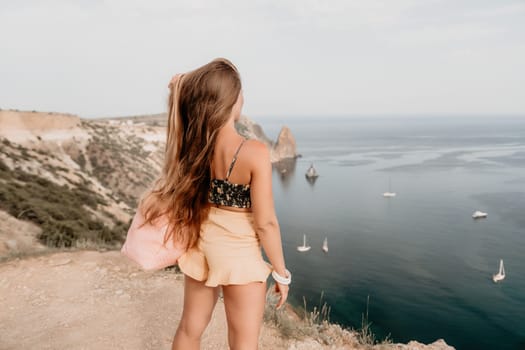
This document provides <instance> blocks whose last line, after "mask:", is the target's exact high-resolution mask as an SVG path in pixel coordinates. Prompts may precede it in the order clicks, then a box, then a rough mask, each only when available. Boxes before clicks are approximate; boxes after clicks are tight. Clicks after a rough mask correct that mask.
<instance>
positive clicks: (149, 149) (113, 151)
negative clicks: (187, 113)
mask: <svg viewBox="0 0 525 350" xmlns="http://www.w3.org/2000/svg"><path fill="white" fill-rule="evenodd" d="M166 121H167V120H166V114H158V115H148V116H137V117H123V118H111V119H108V118H105V119H81V118H79V117H78V116H75V115H69V114H58V113H42V112H21V111H13V110H9V111H0V198H2V199H6V198H10V199H9V200H7V199H6V200H5V201H4V200H2V202H0V209H3V210H6V211H7V212H9V214H11V215H12V216H14V217H18V218H20V219H29V218H30V217H31V218H32V219H33V221H34V222H38V223H40V225H41V226H42V221H43V220H44V221H45V220H47V218H48V217H55V216H56V217H57V218H60V220H54V221H52V222H50V225H51V224H52V225H57V228H56V230H55V231H56V232H58V231H57V230H61V229H62V226H63V225H66V226H67V225H70V224H71V223H69V222H65V223H62V221H61V220H62V216H63V215H59V214H57V213H60V212H63V211H65V210H67V205H68V204H67V203H66V202H67V201H69V200H71V198H78V196H77V195H76V193H77V192H78V191H82V193H83V195H84V196H87V197H89V198H90V200H89V202H90V203H92V204H93V205H92V206H91V207H90V206H83V208H81V209H82V210H85V212H79V213H78V216H79V217H84V218H85V220H95V221H96V222H98V223H100V225H99V224H98V223H93V222H89V223H87V222H86V225H85V226H86V227H92V228H93V227H97V230H98V229H100V235H101V236H102V238H104V239H106V240H109V241H111V240H113V239H114V238H115V237H116V236H117V234H116V233H115V234H114V235H113V236H112V237H113V238H108V237H107V235H106V233H105V232H104V229H103V228H102V226H101V225H107V226H108V227H114V226H115V224H116V223H118V224H119V225H121V226H120V228H119V229H123V227H124V226H125V224H126V223H127V222H128V220H129V219H130V218H131V216H132V215H133V213H134V210H135V207H136V201H137V199H138V197H140V195H141V194H142V193H144V191H146V190H147V188H149V187H150V186H151V184H152V183H153V181H154V180H155V179H156V177H157V175H158V174H159V173H160V171H161V167H162V164H163V158H164V147H165V138H166ZM237 128H238V130H239V132H240V133H241V134H243V135H244V136H245V137H248V138H253V139H257V140H260V141H262V142H264V143H265V144H267V145H268V147H269V149H270V150H271V159H272V161H275V162H277V161H280V160H281V159H283V158H293V157H294V156H295V141H294V140H293V136H292V135H291V132H290V131H289V130H288V129H287V128H285V129H283V131H282V132H281V135H280V137H279V139H278V140H277V142H272V141H271V140H270V139H268V137H267V136H266V135H265V134H264V131H263V129H262V128H261V127H260V126H259V125H258V124H256V123H255V122H253V121H252V120H250V119H249V118H248V117H243V118H242V119H241V121H239V123H237ZM276 164H277V163H276ZM21 182H23V183H24V184H25V185H27V187H26V188H27V190H25V189H19V187H17V186H19V185H20V183H21ZM35 182H36V183H37V185H38V186H41V187H42V188H39V189H34V186H36V185H32V184H33V183H35ZM40 183H41V184H40ZM32 189H33V190H35V191H37V195H36V196H43V197H42V198H40V197H39V198H35V194H34V193H33V192H31V191H32ZM22 191H23V192H24V196H25V197H24V198H25V199H24V201H22V202H20V198H19V197H20V195H21V192H22ZM15 192H20V193H15ZM48 192H49V193H48ZM51 192H57V193H58V192H60V197H61V199H60V200H58V201H57V204H56V205H54V206H53V207H49V208H47V209H49V212H46V211H41V212H39V213H37V214H38V215H36V214H35V213H33V211H32V210H29V209H28V208H30V207H32V206H34V205H36V204H35V203H36V202H38V201H37V199H38V200H44V201H45V200H46V198H45V197H46V196H47V195H51ZM71 196H72V197H71ZM87 197H86V198H87ZM17 198H18V199H17ZM82 198H84V197H82ZM86 198H84V199H85V200H86V201H87V199H86ZM35 201H36V202H35ZM8 202H9V203H8ZM47 209H46V210H47ZM64 219H67V217H64ZM66 221H67V220H66ZM60 225H62V226H60ZM75 225H76V224H75ZM82 225H83V224H82ZM44 226H45V225H44ZM47 227H48V229H49V230H51V229H50V226H49V225H48V226H47ZM70 228H71V230H70V231H71V235H70V236H71V237H69V236H68V237H66V240H67V244H74V242H75V240H77V239H79V237H77V236H76V233H75V232H76V228H74V227H69V226H68V230H69V229H70ZM53 230H54V229H53ZM0 231H2V227H1V225H0ZM0 233H1V232H0ZM44 234H45V232H44ZM1 236H2V235H1V234H0V245H1V243H2V241H5V242H7V241H10V242H11V239H12V238H10V237H7V236H6V237H5V240H4V239H3V238H2V237H1ZM60 237H62V236H60ZM60 239H62V238H60ZM11 243H12V242H11ZM19 243H20V245H19V246H22V245H23V244H22V243H23V242H22V241H20V242H19ZM116 243H118V242H116ZM9 246H11V247H15V246H16V244H14V243H13V244H10V245H9ZM0 253H1V250H0ZM4 253H5V252H4ZM1 255H2V254H0V258H1Z"/></svg>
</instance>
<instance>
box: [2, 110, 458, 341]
mask: <svg viewBox="0 0 525 350" xmlns="http://www.w3.org/2000/svg"><path fill="white" fill-rule="evenodd" d="M163 122H165V115H164V117H163V116H162V115H152V116H140V117H127V118H111V119H108V118H105V119H95V120H86V119H82V118H79V117H78V116H75V115H69V114H57V113H42V112H19V111H0V198H1V201H0V295H2V296H3V297H2V298H0V309H2V310H8V311H7V312H5V313H0V328H1V329H6V330H8V331H7V332H5V334H3V336H2V339H1V340H0V348H3V346H2V345H4V346H7V348H19V347H22V348H35V347H49V348H60V349H62V348H64V349H66V348H67V349H80V348H84V347H85V344H92V345H93V347H92V348H94V349H98V348H100V349H105V348H114V347H115V344H116V341H117V340H116V339H118V341H119V342H124V343H119V344H123V345H125V347H126V348H129V349H137V350H138V349H141V350H143V349H159V348H167V347H168V346H169V343H170V340H171V339H170V338H171V336H172V335H173V332H174V329H175V327H176V322H177V321H178V318H179V315H180V311H181V305H182V304H181V300H182V299H181V296H182V291H183V285H182V281H181V279H182V277H181V275H180V274H176V275H175V276H174V275H173V271H159V272H156V273H153V274H152V273H145V272H142V271H140V269H138V268H137V266H134V265H133V264H131V262H130V261H127V260H126V258H125V257H123V256H121V254H120V252H119V249H120V247H121V245H122V242H123V239H124V238H125V235H126V232H127V228H128V227H129V223H130V219H131V217H132V215H133V214H134V211H135V208H136V204H137V198H138V196H139V195H140V194H141V193H142V192H143V191H144V190H145V189H146V188H148V187H149V186H150V184H151V183H152V181H153V180H154V179H155V177H156V174H157V173H158V172H159V171H160V168H161V166H162V162H163V148H164V145H165V142H164V139H165V133H166V127H165V125H163V124H162V123H163ZM237 128H238V129H239V128H240V132H241V133H242V134H243V135H245V136H246V137H249V138H256V139H259V140H261V141H262V142H265V143H266V144H267V145H268V146H269V147H270V149H271V152H272V159H277V160H279V161H280V160H283V159H285V160H286V159H288V160H290V159H292V158H294V157H296V156H297V155H296V145H295V140H294V138H293V135H292V134H291V131H290V130H289V129H288V128H286V127H284V128H283V129H282V130H281V132H280V134H279V137H278V138H277V140H276V142H272V141H271V140H269V139H268V138H267V137H266V135H265V134H264V131H263V130H262V128H261V127H260V126H258V125H257V124H256V123H254V122H253V121H251V120H250V119H248V118H247V117H243V118H241V121H240V123H238V125H237ZM174 297H175V298H174ZM166 301H168V304H166ZM79 305H81V306H80V309H79ZM82 305H83V306H82ZM108 307H109V309H108ZM167 308H169V309H170V310H173V311H174V312H171V311H170V312H168V313H167V314H166V312H165V311H166V310H167ZM119 310H120V311H119ZM123 310H126V312H122V311H123ZM129 311H131V314H130V312H129ZM28 315H29V316H30V317H29V316H28ZM290 317H296V315H295V316H294V315H293V314H292V315H291V316H290ZM302 322H303V321H301V320H295V321H294V324H295V325H301V324H302ZM212 323H213V324H212V325H211V326H210V327H211V328H210V329H211V331H208V333H207V335H206V338H205V339H204V342H203V344H204V346H203V349H227V345H226V344H227V343H226V342H227V336H226V320H225V318H224V312H223V304H222V302H219V303H218V312H216V313H214V319H213V321H212ZM79 325H82V329H83V330H84V331H78V327H79ZM114 325H122V327H121V326H119V327H117V328H115V326H114ZM144 325H146V326H144ZM153 325H155V326H153ZM159 325H160V327H159ZM137 329H139V330H140V331H139V332H138V333H137ZM115 332H116V333H115ZM22 333H23V335H22ZM42 334H46V336H44V337H43V336H42ZM316 334H317V335H316V336H314V335H312V334H310V333H308V332H306V333H304V332H302V333H301V332H299V334H298V335H297V334H296V335H293V336H292V337H288V336H285V335H283V334H282V333H281V330H279V329H278V328H276V326H275V325H272V324H271V322H266V323H265V325H264V326H263V331H262V338H261V346H262V348H266V349H276V350H281V349H283V350H284V349H301V350H308V349H312V350H313V349H315V350H317V349H323V350H327V349H359V350H361V349H378V350H379V349H428V350H449V349H452V348H451V347H449V346H448V345H446V343H445V342H444V341H442V340H438V341H436V342H435V343H432V344H430V345H423V344H420V343H417V342H410V343H409V344H381V345H377V347H373V346H372V345H371V344H363V343H362V342H360V341H359V336H358V333H356V332H355V331H351V330H342V329H341V328H340V327H339V326H337V325H328V324H327V325H323V327H322V330H320V331H319V332H317V333H316Z"/></svg>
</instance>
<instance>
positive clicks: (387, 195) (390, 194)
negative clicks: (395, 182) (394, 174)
mask: <svg viewBox="0 0 525 350" xmlns="http://www.w3.org/2000/svg"><path fill="white" fill-rule="evenodd" d="M390 187H391V181H390V178H389V179H388V192H384V193H383V197H385V198H390V197H395V196H396V193H395V192H392V190H391V189H390Z"/></svg>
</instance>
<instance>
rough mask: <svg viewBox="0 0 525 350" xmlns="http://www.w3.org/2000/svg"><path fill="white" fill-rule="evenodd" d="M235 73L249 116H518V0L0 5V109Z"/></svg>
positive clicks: (86, 0) (521, 110) (85, 101)
mask: <svg viewBox="0 0 525 350" xmlns="http://www.w3.org/2000/svg"><path fill="white" fill-rule="evenodd" d="M216 57H226V58H228V59H230V60H231V61H232V62H233V63H234V64H235V65H236V66H237V68H238V69H239V71H240V73H241V78H242V82H243V91H244V97H245V104H244V110H243V112H244V113H245V114H247V115H249V116H253V117H258V118H259V119H260V118H264V117H285V116H286V117H293V116H298V117H308V116H325V115H332V116H354V115H377V114H379V115H400V114H401V115H429V114H430V115H439V114H466V115H494V114H496V115H499V114H517V115H524V116H525V0H517V1H511V0H508V1H507V0H498V1H493V0H384V1H379V0H361V1H352V0H348V1H342V0H331V1H321V0H318V1H316V0H264V1H263V0H257V1H249V0H232V1H230V0H225V1H212V0H192V1H178V0H154V1H146V0H80V1H73V0H46V1H42V0H40V1H36V0H22V1H12V0H11V1H6V0H0V108H2V109H21V110H38V111H55V112H66V113H73V114H78V115H80V116H81V117H85V118H91V117H107V116H124V115H139V114H150V113H159V112H164V111H165V109H166V108H165V106H166V99H167V96H168V89H167V84H168V82H169V80H170V78H171V76H172V75H174V74H176V73H178V72H185V71H188V70H191V69H195V68H197V67H198V66H200V65H203V64H205V63H207V62H209V61H210V60H212V59H214V58H216Z"/></svg>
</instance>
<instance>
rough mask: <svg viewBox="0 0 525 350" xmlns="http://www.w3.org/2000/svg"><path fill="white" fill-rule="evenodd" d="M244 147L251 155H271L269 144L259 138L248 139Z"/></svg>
mask: <svg viewBox="0 0 525 350" xmlns="http://www.w3.org/2000/svg"><path fill="white" fill-rule="evenodd" d="M244 147H245V148H246V153H249V156H250V157H255V158H261V157H269V156H270V150H269V149H268V146H267V145H266V144H265V143H264V142H261V141H259V140H254V139H248V140H246V142H245V144H244Z"/></svg>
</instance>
